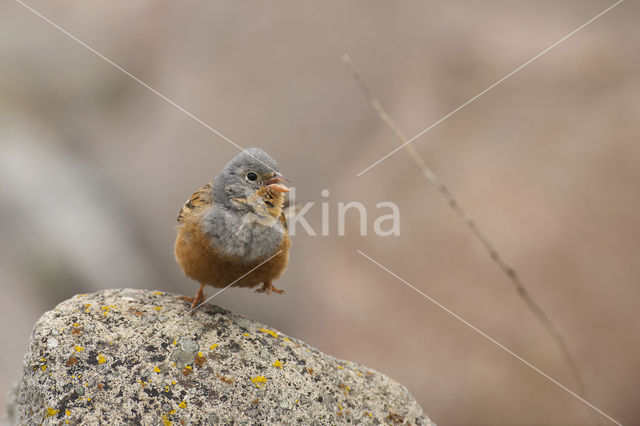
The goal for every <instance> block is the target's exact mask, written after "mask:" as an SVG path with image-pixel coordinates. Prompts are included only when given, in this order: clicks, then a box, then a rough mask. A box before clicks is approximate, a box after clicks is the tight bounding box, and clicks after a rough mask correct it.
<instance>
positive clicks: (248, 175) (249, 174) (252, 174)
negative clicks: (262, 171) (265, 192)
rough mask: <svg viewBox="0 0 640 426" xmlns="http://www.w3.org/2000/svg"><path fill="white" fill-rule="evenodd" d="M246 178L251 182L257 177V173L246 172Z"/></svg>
mask: <svg viewBox="0 0 640 426" xmlns="http://www.w3.org/2000/svg"><path fill="white" fill-rule="evenodd" d="M247 179H249V180H250V181H251V182H253V181H255V180H256V179H258V175H257V174H255V173H253V172H249V173H247Z"/></svg>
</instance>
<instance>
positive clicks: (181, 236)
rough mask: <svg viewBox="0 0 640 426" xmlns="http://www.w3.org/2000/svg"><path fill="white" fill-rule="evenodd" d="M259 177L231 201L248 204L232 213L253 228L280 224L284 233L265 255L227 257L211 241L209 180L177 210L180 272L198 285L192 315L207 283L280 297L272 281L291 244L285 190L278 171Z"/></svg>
mask: <svg viewBox="0 0 640 426" xmlns="http://www.w3.org/2000/svg"><path fill="white" fill-rule="evenodd" d="M261 177H263V178H264V179H263V181H264V183H263V184H262V185H263V186H261V187H260V188H259V189H257V190H256V191H255V192H253V193H251V194H249V195H247V196H245V197H231V200H232V202H233V203H236V204H238V205H242V206H245V205H246V206H251V209H250V211H249V212H245V211H246V209H245V210H243V213H234V214H237V215H238V216H240V217H241V219H242V220H243V223H249V226H251V227H270V226H278V227H281V228H280V229H283V230H284V232H283V236H282V240H281V242H280V243H279V246H278V247H277V249H276V250H273V252H271V253H270V254H269V255H264V256H261V257H259V258H257V259H250V260H249V261H247V259H246V258H243V257H237V256H233V255H229V254H228V253H226V252H224V251H223V250H221V249H220V248H219V247H217V246H216V242H215V239H214V238H213V237H212V236H211V235H210V233H208V231H207V229H209V228H208V227H207V226H208V223H207V221H211V220H212V219H211V218H210V217H209V216H211V215H207V213H208V212H210V211H211V209H213V208H214V205H215V202H214V196H213V193H212V187H213V186H214V185H213V183H212V182H210V183H208V184H207V185H205V186H203V187H202V188H200V189H199V190H198V191H196V192H195V193H194V194H193V195H192V196H191V198H189V200H187V202H186V203H185V204H184V205H183V207H182V209H181V210H180V213H179V214H178V227H177V231H178V232H177V238H176V242H175V246H174V253H175V257H176V260H177V262H178V264H179V265H180V268H181V269H182V271H183V272H184V274H185V275H186V276H188V277H190V278H192V279H194V280H195V281H197V282H199V283H200V284H201V286H200V289H199V290H198V292H197V293H196V296H195V297H194V298H192V299H191V298H189V299H188V300H190V301H192V311H193V309H194V308H195V307H196V306H197V305H198V304H199V303H201V302H202V301H203V300H204V294H203V289H204V286H205V285H210V286H213V287H218V288H224V287H227V286H229V285H230V284H232V283H233V286H234V287H256V286H258V285H259V284H262V287H261V288H259V289H258V290H256V291H258V292H265V293H267V294H269V293H270V292H272V291H273V292H275V293H279V294H281V293H283V291H282V290H279V289H277V288H276V287H274V286H273V283H272V282H273V281H274V280H276V279H278V278H279V277H280V276H281V275H282V273H283V272H284V270H285V269H286V267H287V263H288V261H289V248H290V246H291V240H290V238H289V235H288V230H287V224H286V218H285V214H284V212H283V211H282V208H283V204H284V192H287V191H288V188H287V187H286V186H285V185H283V184H281V183H280V182H282V181H284V180H285V179H284V178H283V177H281V176H280V175H279V174H278V173H277V172H276V173H275V174H274V173H270V174H268V175H266V176H261ZM231 211H232V212H233V210H231ZM276 222H279V224H278V223H276ZM276 253H277V254H276ZM271 256H273V257H272V258H270V257H271ZM267 259H268V260H267ZM265 261H266V262H265ZM263 262H264V264H262V263H263ZM254 268H255V269H254ZM185 299H186V298H185ZM192 314H193V312H192Z"/></svg>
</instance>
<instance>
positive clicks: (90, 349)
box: [9, 289, 433, 425]
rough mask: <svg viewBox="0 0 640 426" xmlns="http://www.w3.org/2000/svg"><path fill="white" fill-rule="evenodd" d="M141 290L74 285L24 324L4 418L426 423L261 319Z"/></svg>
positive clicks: (350, 367) (404, 395) (388, 392)
mask: <svg viewBox="0 0 640 426" xmlns="http://www.w3.org/2000/svg"><path fill="white" fill-rule="evenodd" d="M187 311H188V304H187V303H186V302H184V301H182V300H180V299H179V298H178V296H176V295H173V294H168V293H163V292H157V291H156V292H154V291H148V290H131V289H126V290H105V291H101V292H98V293H94V294H87V295H77V296H74V297H73V298H71V299H69V300H67V301H65V302H62V303H61V304H59V305H58V306H57V307H56V308H55V309H54V310H52V311H49V312H46V313H45V314H44V315H43V316H42V317H41V318H40V319H39V320H38V322H37V323H36V325H35V328H34V330H33V333H32V336H31V342H30V347H29V350H28V352H27V354H26V355H25V358H24V376H23V378H22V380H21V381H20V382H19V383H18V385H17V387H16V390H15V394H14V395H13V401H12V403H11V406H10V409H9V412H10V416H11V419H10V420H11V422H12V423H14V424H42V423H44V424H98V423H113V424H144V425H162V424H164V425H169V424H172V423H175V424H256V423H266V424H290V423H301V424H340V423H353V424H394V423H397V424H400V423H404V424H417V425H430V424H433V423H431V421H430V420H429V418H428V417H427V416H426V415H425V414H424V413H423V411H422V408H421V407H420V406H419V404H418V403H417V402H416V401H415V399H414V398H413V397H412V396H411V394H410V393H409V392H408V391H407V389H406V388H404V387H403V386H402V385H400V384H398V383H397V382H395V381H393V380H391V379H390V378H388V377H387V376H385V375H383V374H381V373H378V372H376V371H373V370H371V369H368V368H366V367H364V366H361V365H358V364H354V363H352V362H348V361H342V360H338V359H335V358H333V357H331V356H329V355H326V354H324V353H322V352H320V351H318V350H317V349H314V348H312V347H310V346H308V345H307V344H305V343H303V342H301V341H299V340H296V339H293V338H289V337H287V336H285V335H284V334H282V333H281V332H279V331H277V330H274V329H272V328H270V327H269V326H267V325H265V324H261V323H259V322H256V321H253V320H250V319H248V318H246V317H243V316H240V315H236V314H233V313H231V312H229V311H226V310H224V309H222V308H219V307H217V306H215V305H205V306H203V307H201V308H199V309H198V310H196V311H195V315H194V316H188V315H186V313H187Z"/></svg>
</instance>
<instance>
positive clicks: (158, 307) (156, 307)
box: [153, 306, 162, 311]
mask: <svg viewBox="0 0 640 426" xmlns="http://www.w3.org/2000/svg"><path fill="white" fill-rule="evenodd" d="M153 309H155V310H156V311H159V310H161V309H162V306H154V307H153Z"/></svg>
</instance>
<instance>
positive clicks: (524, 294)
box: [342, 53, 587, 398]
mask: <svg viewBox="0 0 640 426" xmlns="http://www.w3.org/2000/svg"><path fill="white" fill-rule="evenodd" d="M342 60H343V62H344V63H345V65H346V66H347V68H349V70H350V71H351V73H352V74H353V78H354V80H355V81H356V82H357V83H358V85H359V86H360V89H361V90H362V92H363V93H364V96H365V97H366V98H367V100H368V101H369V102H370V103H371V106H372V107H373V109H374V110H375V111H376V112H377V113H378V115H379V116H380V118H381V119H382V121H384V123H385V124H386V125H387V127H389V129H390V130H391V132H392V133H393V134H394V135H395V137H396V139H398V142H400V143H401V144H402V145H403V147H404V149H405V150H406V151H407V152H408V153H409V155H410V156H411V158H412V159H413V161H414V162H415V163H416V165H417V166H418V167H419V168H420V170H421V172H422V175H423V176H424V177H425V178H426V179H427V180H428V181H429V182H431V183H432V184H433V185H434V186H435V187H436V188H437V189H438V191H439V192H440V194H441V195H442V196H443V197H444V198H445V200H446V201H447V204H448V205H449V207H451V209H452V210H453V211H454V212H455V213H456V214H457V215H458V216H459V217H460V218H461V219H462V220H463V222H464V223H465V225H467V227H468V228H469V229H470V230H471V232H472V233H473V234H474V235H475V236H476V237H477V238H478V240H480V243H481V244H482V245H483V246H484V248H485V249H486V250H487V253H489V256H490V257H491V259H492V260H493V261H494V262H495V263H496V264H497V265H498V267H499V268H500V269H501V270H502V271H503V272H504V273H505V275H506V276H507V277H508V278H509V281H511V283H512V284H513V286H514V287H515V290H516V292H517V294H518V295H519V296H520V298H521V299H522V300H523V301H524V303H525V304H526V305H527V307H528V308H529V310H530V311H531V312H532V313H533V315H534V316H535V317H536V318H537V319H538V321H540V323H541V324H542V326H543V327H544V328H545V329H546V330H547V332H548V333H549V334H550V335H551V336H552V337H553V339H554V340H555V341H556V343H557V344H558V347H559V348H560V350H561V352H562V354H563V356H564V358H565V359H566V360H567V363H568V364H569V367H570V369H571V373H572V374H573V376H574V380H575V382H576V386H577V388H578V393H580V394H581V395H582V396H584V397H585V398H586V395H587V392H586V389H585V386H584V382H583V381H582V377H581V375H580V371H579V370H578V366H577V364H576V362H575V360H574V359H573V356H572V355H571V352H570V351H569V347H568V346H567V343H566V341H565V339H564V337H563V336H562V334H561V333H560V330H558V328H557V327H556V326H555V325H554V324H553V322H551V319H549V316H548V315H547V314H546V313H545V312H544V310H542V307H541V306H540V305H539V304H538V302H536V301H535V299H534V298H533V297H532V296H531V294H530V293H529V291H528V290H527V288H526V287H525V286H524V284H523V282H522V280H521V279H520V276H519V275H518V273H517V272H516V270H515V269H514V268H513V266H511V265H510V264H509V263H507V261H506V260H504V258H503V257H502V256H500V253H498V250H497V249H496V248H495V246H494V245H493V243H492V242H491V241H490V240H489V238H487V236H486V235H485V234H484V233H483V232H482V231H481V230H480V228H478V225H477V224H476V222H475V221H474V220H473V218H471V216H469V214H468V213H467V212H466V211H465V210H464V209H463V208H462V207H461V206H460V204H459V203H458V201H457V200H456V199H455V197H454V196H453V194H452V193H451V191H450V190H449V188H447V186H446V185H445V184H444V183H443V182H442V181H441V180H440V178H438V176H437V175H436V174H435V173H434V172H433V170H431V168H430V167H429V166H428V165H427V163H426V162H425V161H424V159H423V158H422V157H421V156H420V154H419V153H418V152H417V151H416V149H415V148H414V147H413V145H411V144H407V143H406V142H407V137H406V136H405V134H404V133H403V132H402V130H400V128H399V127H398V126H397V125H396V123H395V122H394V121H393V120H392V119H391V117H390V116H389V114H387V112H386V111H385V110H384V108H382V105H381V104H380V102H378V100H377V99H376V98H375V96H373V93H372V92H371V90H370V89H369V87H368V86H367V85H366V84H365V82H364V81H363V80H362V77H361V76H360V74H359V73H358V71H357V70H356V68H355V65H354V63H353V61H352V60H351V58H350V57H349V55H348V54H346V53H345V54H344V55H343V56H342Z"/></svg>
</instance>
